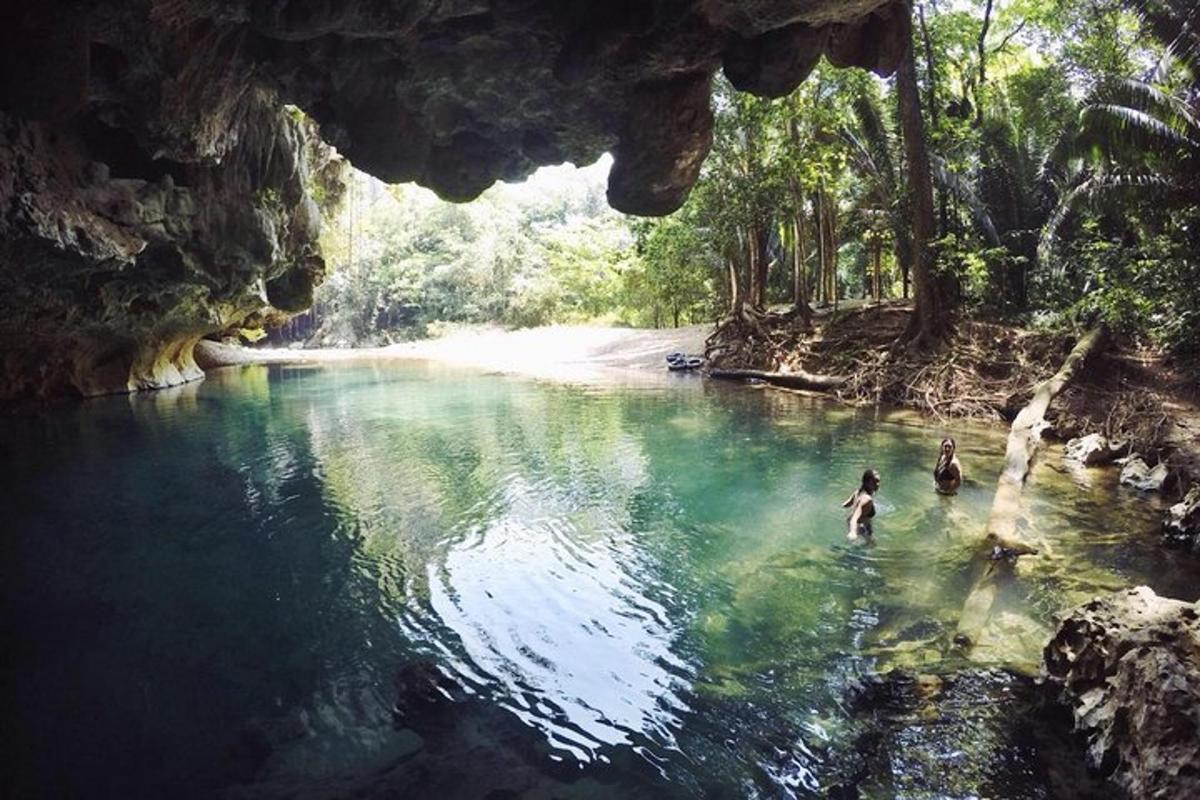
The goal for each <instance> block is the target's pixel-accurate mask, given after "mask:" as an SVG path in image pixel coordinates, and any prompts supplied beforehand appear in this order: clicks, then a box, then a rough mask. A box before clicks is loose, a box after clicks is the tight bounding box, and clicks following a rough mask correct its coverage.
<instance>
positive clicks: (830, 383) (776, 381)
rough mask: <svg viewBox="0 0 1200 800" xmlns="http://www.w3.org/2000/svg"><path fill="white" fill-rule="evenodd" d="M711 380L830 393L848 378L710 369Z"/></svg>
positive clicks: (812, 374) (752, 370) (803, 373)
mask: <svg viewBox="0 0 1200 800" xmlns="http://www.w3.org/2000/svg"><path fill="white" fill-rule="evenodd" d="M708 376H709V377H710V378H722V379H725V380H735V381H743V380H752V379H754V380H760V381H766V382H767V383H770V384H773V385H775V386H786V387H787V388H789V389H810V390H813V391H817V392H828V391H830V390H832V389H836V388H838V387H839V386H841V385H842V384H844V383H845V382H846V381H847V380H848V378H845V377H843V376H841V375H816V374H814V373H811V372H805V371H804V370H800V371H798V372H765V371H763V370H759V369H710V370H709V371H708Z"/></svg>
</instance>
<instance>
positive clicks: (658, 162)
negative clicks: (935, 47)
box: [0, 0, 909, 398]
mask: <svg viewBox="0 0 1200 800" xmlns="http://www.w3.org/2000/svg"><path fill="white" fill-rule="evenodd" d="M908 42H909V12H908V6H907V5H906V4H905V3H903V2H895V1H894V0H749V1H743V0H653V2H634V1H633V0H625V1H623V2H612V3H595V2H593V3H588V2H574V1H573V2H560V1H559V0H408V1H407V2H404V1H402V0H356V1H354V2H334V0H140V1H135V2H130V3H122V4H105V3H100V4H87V5H83V6H80V5H77V4H74V3H69V2H65V0H57V1H56V0H47V2H42V3H38V4H21V5H17V4H10V7H9V8H8V9H7V10H5V11H4V12H2V14H0V398H13V397H34V398H46V397H52V396H61V395H76V396H90V395H98V394H107V393H114V392H127V391H133V390H137V389H144V388H159V387H165V386H170V385H174V384H177V383H180V382H184V381H189V380H194V379H197V378H199V377H201V376H202V372H201V371H200V370H199V369H198V368H197V366H196V364H195V362H194V360H193V358H192V347H193V345H194V343H195V342H196V341H198V340H199V339H200V338H202V337H205V336H208V335H211V334H213V333H216V332H219V331H222V330H225V329H228V328H230V327H232V326H236V325H237V324H238V323H239V322H240V321H241V320H243V319H244V318H245V317H246V316H247V315H250V314H253V313H257V312H261V311H263V310H264V309H268V308H274V309H277V310H279V311H283V312H287V313H295V312H299V311H302V310H303V309H304V308H305V307H306V305H307V304H308V303H310V302H311V297H312V289H313V287H314V286H316V285H317V284H319V283H320V281H321V280H322V279H323V277H324V273H325V265H324V262H323V261H322V259H321V254H320V252H319V247H318V246H317V236H318V233H319V228H320V208H319V206H320V204H322V203H329V202H334V201H336V199H337V197H338V196H339V192H340V190H341V189H343V188H344V185H343V184H342V183H341V181H340V178H339V175H340V174H341V173H340V169H341V168H342V167H343V166H344V165H345V163H346V161H349V162H351V163H353V164H354V165H355V166H356V167H358V168H360V169H363V170H366V171H367V172H370V173H372V174H373V175H375V176H376V177H379V178H381V179H383V180H385V181H389V182H405V181H415V182H416V183H418V184H421V185H423V186H426V187H428V188H430V189H432V190H434V191H435V192H437V193H438V194H439V195H440V196H441V197H443V198H444V199H448V200H453V201H460V202H465V201H469V200H471V199H473V198H474V197H476V196H478V195H479V194H480V193H481V192H482V191H484V190H485V189H486V188H487V187H489V186H490V185H492V184H493V183H494V182H495V181H497V180H505V181H516V180H520V179H522V178H524V177H525V176H527V175H529V174H530V173H531V172H532V171H533V170H534V169H536V168H537V167H538V166H541V165H544V164H552V163H562V162H572V163H575V164H580V165H582V164H588V163H591V162H593V161H595V160H596V159H597V158H599V157H600V156H601V155H602V154H603V153H605V152H610V153H612V155H613V157H614V159H615V161H614V167H613V170H612V174H611V177H610V180H609V187H608V200H609V203H610V204H611V205H612V206H613V207H614V208H616V209H618V210H620V211H625V212H628V213H631V214H638V215H663V214H668V213H670V212H671V211H673V210H674V209H676V208H678V207H679V206H680V204H681V203H682V202H683V200H684V199H685V198H686V196H687V193H688V191H689V189H690V188H691V186H692V184H693V183H694V182H695V180H696V177H697V174H698V172H699V169H700V166H701V164H702V162H703V160H704V158H705V156H706V155H707V153H708V150H709V147H710V145H711V142H712V124H713V120H712V113H711V110H710V108H709V102H710V86H711V81H712V79H713V76H714V75H715V74H716V73H717V71H718V70H722V69H723V70H724V73H725V75H726V76H727V77H728V78H729V80H730V81H731V83H732V84H733V85H734V86H735V87H736V88H737V89H739V90H742V91H747V92H752V93H755V94H759V95H763V96H770V97H777V96H782V95H786V94H787V93H789V92H790V91H792V90H793V89H794V88H795V87H796V86H797V85H798V84H799V83H800V82H801V81H802V80H803V79H804V78H805V77H806V76H807V74H808V73H809V71H810V70H811V69H812V68H813V66H814V64H815V63H816V62H817V60H818V59H819V58H821V57H822V56H825V57H826V58H828V59H829V60H830V61H831V62H832V63H834V64H835V65H837V66H857V67H862V68H866V69H871V70H874V71H875V72H877V73H879V74H881V75H883V74H888V73H890V72H891V71H892V70H894V69H895V67H896V65H897V63H898V60H899V58H900V56H901V55H902V53H903V51H904V48H905V47H907V45H908ZM295 109H301V110H303V112H304V113H297V112H296V111H295Z"/></svg>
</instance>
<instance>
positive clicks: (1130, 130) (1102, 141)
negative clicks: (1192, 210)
mask: <svg viewBox="0 0 1200 800" xmlns="http://www.w3.org/2000/svg"><path fill="white" fill-rule="evenodd" d="M1131 6H1132V8H1133V10H1134V11H1135V12H1136V13H1137V14H1138V15H1139V17H1140V18H1141V20H1142V24H1143V26H1144V28H1145V30H1146V31H1147V32H1148V33H1149V34H1151V35H1152V36H1155V37H1156V38H1158V39H1159V40H1160V41H1161V42H1162V43H1163V45H1164V46H1165V53H1164V55H1163V57H1162V59H1161V61H1160V63H1159V64H1158V66H1157V67H1156V69H1155V70H1154V73H1153V75H1151V76H1150V77H1149V78H1147V79H1142V80H1138V79H1129V80H1123V81H1117V82H1113V83H1109V84H1106V85H1102V86H1100V87H1098V88H1097V89H1096V90H1095V91H1094V92H1092V94H1091V95H1090V96H1089V97H1088V98H1087V99H1086V100H1085V101H1084V103H1083V105H1082V106H1081V108H1080V111H1079V116H1078V119H1077V121H1076V124H1075V125H1074V126H1073V127H1072V128H1070V129H1069V130H1068V131H1067V132H1066V134H1067V135H1066V136H1064V138H1063V140H1062V141H1061V142H1060V145H1059V147H1057V148H1056V150H1055V152H1054V153H1053V154H1052V158H1051V163H1052V164H1053V165H1054V166H1056V167H1057V168H1059V169H1060V170H1062V172H1063V173H1064V174H1066V175H1069V176H1070V178H1069V180H1068V181H1067V182H1066V185H1065V188H1064V191H1063V192H1062V194H1061V196H1060V198H1059V202H1058V205H1057V207H1056V208H1055V209H1054V212H1053V213H1052V214H1051V216H1050V218H1049V220H1048V222H1047V223H1046V226H1045V227H1044V228H1043V231H1042V240H1041V246H1040V249H1041V250H1042V251H1043V252H1045V250H1046V249H1047V248H1048V247H1050V246H1051V245H1052V243H1053V240H1054V237H1055V235H1056V234H1057V232H1058V230H1059V228H1060V227H1061V226H1062V224H1063V222H1064V221H1065V220H1066V219H1067V217H1068V216H1069V215H1070V214H1071V212H1072V211H1073V210H1074V209H1075V208H1077V207H1078V206H1079V205H1081V204H1082V203H1084V202H1092V203H1105V202H1111V201H1112V200H1115V199H1118V198H1120V197H1122V196H1133V197H1137V198H1153V199H1154V200H1155V202H1157V203H1159V204H1160V205H1161V207H1164V208H1178V207H1182V206H1189V205H1197V204H1200V6H1197V5H1196V3H1195V2H1194V0H1132V2H1131Z"/></svg>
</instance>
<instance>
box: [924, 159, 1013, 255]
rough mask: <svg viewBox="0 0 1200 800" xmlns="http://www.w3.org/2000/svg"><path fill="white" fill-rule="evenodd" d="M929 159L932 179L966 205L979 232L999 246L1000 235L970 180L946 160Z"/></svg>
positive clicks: (991, 242)
mask: <svg viewBox="0 0 1200 800" xmlns="http://www.w3.org/2000/svg"><path fill="white" fill-rule="evenodd" d="M931 161H932V164H931V166H932V168H933V179H934V180H935V181H937V183H938V184H939V185H940V186H941V187H942V188H943V189H945V190H946V191H948V192H949V193H950V194H952V195H954V196H955V197H956V198H958V201H959V202H960V203H962V204H963V205H965V206H966V207H967V210H968V211H969V212H970V213H971V219H973V220H974V221H975V224H976V226H978V228H979V230H980V232H981V233H983V235H984V236H985V237H986V238H987V240H988V242H989V243H990V244H991V245H992V246H993V247H999V246H1000V235H999V234H998V233H996V226H995V224H994V223H993V222H992V215H991V213H990V212H989V211H988V207H987V205H985V204H984V202H983V201H982V200H980V199H979V195H978V194H976V192H975V187H973V186H972V185H971V182H970V181H969V180H968V179H967V178H965V177H963V176H962V175H960V174H958V173H957V172H954V171H953V170H951V169H950V168H949V167H947V166H946V162H945V161H943V160H942V159H940V158H937V157H936V156H935V157H933V158H932V159H931Z"/></svg>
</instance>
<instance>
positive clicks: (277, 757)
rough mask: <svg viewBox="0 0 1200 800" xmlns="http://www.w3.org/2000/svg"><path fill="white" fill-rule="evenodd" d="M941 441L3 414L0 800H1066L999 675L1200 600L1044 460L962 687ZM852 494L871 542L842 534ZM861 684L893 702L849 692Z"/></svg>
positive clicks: (228, 399) (333, 387)
mask: <svg viewBox="0 0 1200 800" xmlns="http://www.w3.org/2000/svg"><path fill="white" fill-rule="evenodd" d="M946 432H947V431H945V430H943V429H942V428H940V427H938V426H936V425H933V424H930V423H925V422H921V421H920V420H916V419H914V418H913V417H911V416H905V415H890V416H889V415H883V414H880V413H879V412H874V411H855V410H851V409H848V408H845V407H841V406H837V405H833V404H829V403H825V402H822V401H819V400H814V399H811V398H807V397H803V396H799V395H794V394H786V393H781V392H775V391H753V390H748V389H745V388H743V387H737V386H720V385H713V384H707V383H704V382H702V381H700V380H698V379H689V378H681V379H678V380H672V381H665V382H663V383H662V384H660V385H654V386H648V387H647V386H641V387H622V386H615V385H614V386H608V387H600V388H597V387H590V388H582V387H572V386H563V385H555V384H548V383H535V382H531V381H527V380H522V379H517V378H508V377H502V376H495V375H484V374H479V373H470V372H450V371H446V370H444V369H440V368H436V367H431V366H423V365H408V366H396V365H377V366H357V367H340V368H326V369H318V368H287V367H275V368H271V369H269V370H268V369H267V368H263V367H251V368H244V369H241V370H232V371H224V372H221V373H217V374H216V375H214V376H213V377H210V379H209V380H208V381H206V382H204V383H202V384H199V385H193V386H187V387H183V388H181V389H179V390H174V391H171V392H162V393H156V394H146V395H139V396H133V397H113V398H106V399H99V400H94V401H89V402H86V403H81V404H79V405H77V406H69V407H60V408H52V409H47V410H44V411H41V412H38V413H35V414H19V415H9V416H6V417H3V418H0V437H2V438H0V441H2V442H3V450H2V451H0V460H2V461H0V469H2V470H3V474H2V475H0V477H2V482H0V485H2V486H3V487H4V496H5V501H6V502H5V509H4V517H5V519H4V524H3V528H4V535H3V537H2V540H0V541H2V546H3V548H4V551H3V552H4V560H3V577H2V582H0V596H2V598H3V615H2V623H0V624H2V626H3V635H4V639H3V640H4V642H5V646H6V649H7V651H6V655H5V657H4V659H3V681H4V697H5V713H4V715H3V723H0V724H2V725H3V731H2V733H3V739H4V741H5V742H6V747H5V750H6V753H5V756H4V760H5V763H6V766H5V776H4V787H5V789H6V791H5V792H4V795H5V796H6V797H214V796H217V797H222V796H223V797H285V796H286V797H348V796H355V797H426V796H428V797H436V798H451V797H493V798H506V797H530V798H549V797H620V798H626V797H647V798H650V797H675V796H679V797H788V796H827V795H830V794H832V795H833V796H846V797H849V796H864V797H890V796H895V795H901V796H905V797H943V796H951V797H971V796H987V797H994V798H1027V797H1053V796H1059V795H1066V794H1068V793H1069V787H1065V786H1064V781H1062V780H1056V778H1055V776H1054V775H1053V774H1049V773H1052V772H1053V770H1052V769H1050V766H1051V762H1052V757H1051V756H1050V755H1049V753H1048V751H1047V745H1046V744H1045V742H1044V741H1042V740H1040V739H1039V737H1038V736H1037V735H1036V731H1034V730H1033V728H1034V727H1035V726H1033V725H1032V724H1031V723H1029V722H1028V721H1027V720H1025V719H1024V717H1023V716H1022V715H1023V714H1024V712H1025V710H1027V706H1028V704H1029V698H1028V696H1029V694H1030V690H1029V688H1028V685H1027V683H1026V682H1024V681H1022V680H1020V679H1017V678H1015V677H1013V676H1012V675H1011V674H1010V673H1009V672H1008V671H1007V669H999V667H1005V668H1017V669H1022V668H1025V669H1028V668H1031V667H1032V666H1033V665H1035V664H1036V662H1037V659H1038V657H1039V652H1038V648H1039V647H1040V645H1041V643H1042V641H1043V640H1044V638H1045V637H1046V636H1047V635H1048V631H1049V625H1050V622H1051V618H1052V616H1053V614H1054V613H1056V612H1058V611H1060V610H1061V609H1063V608H1064V607H1066V606H1069V605H1071V604H1074V603H1077V602H1080V601H1081V600H1083V599H1085V598H1087V597H1089V596H1091V595H1092V594H1094V593H1096V592H1099V591H1106V590H1110V589H1115V588H1119V587H1122V586H1126V585H1131V584H1136V583H1147V584H1149V585H1150V586H1152V587H1153V588H1154V589H1155V590H1156V591H1158V592H1160V593H1164V594H1169V595H1172V596H1175V597H1180V598H1184V599H1196V595H1197V589H1196V588H1195V587H1194V586H1193V585H1192V583H1191V582H1190V581H1189V580H1188V569H1189V568H1190V569H1191V570H1194V569H1195V564H1191V565H1185V566H1184V567H1181V566H1180V565H1179V562H1178V561H1177V559H1178V558H1179V557H1178V556H1175V555H1170V554H1167V553H1164V552H1163V551H1162V550H1160V549H1159V547H1158V545H1157V541H1156V536H1155V534H1154V527H1155V524H1156V521H1157V518H1158V517H1157V514H1158V513H1159V512H1158V509H1157V508H1155V507H1154V506H1153V505H1152V504H1151V503H1149V502H1145V501H1137V500H1134V499H1133V498H1132V496H1131V495H1130V496H1127V495H1124V494H1122V493H1121V490H1116V489H1115V488H1114V487H1113V485H1112V484H1113V483H1114V482H1115V477H1114V476H1113V475H1111V474H1108V473H1090V474H1072V473H1070V472H1069V471H1067V470H1064V469H1063V468H1062V467H1061V465H1059V464H1058V463H1057V460H1056V459H1055V458H1054V457H1053V455H1051V457H1049V458H1047V459H1046V460H1045V463H1044V464H1042V465H1040V466H1039V468H1038V471H1037V472H1036V473H1035V475H1034V477H1033V479H1032V481H1031V484H1030V486H1029V488H1028V489H1027V494H1028V501H1027V508H1028V512H1029V513H1028V517H1027V519H1025V520H1024V521H1023V523H1022V524H1024V525H1027V526H1032V527H1035V528H1037V529H1038V530H1039V531H1040V533H1041V535H1043V536H1044V537H1045V538H1046V539H1047V540H1048V541H1050V542H1052V544H1053V551H1052V553H1051V555H1050V556H1049V557H1047V558H1046V559H1043V560H1042V561H1041V562H1040V563H1039V565H1038V566H1036V567H1034V568H1032V569H1031V571H1030V572H1029V574H1028V576H1027V577H1026V579H1024V580H1022V581H1021V582H1019V583H1018V584H1016V585H1014V586H1012V587H1011V588H1010V590H1009V591H1008V592H1006V593H1005V594H1004V595H1003V596H1002V597H1001V601H1000V603H999V606H998V608H997V610H996V614H995V615H994V620H993V625H992V626H991V627H990V628H989V629H988V634H989V635H988V637H987V638H986V641H985V643H984V644H983V645H982V646H981V647H980V648H979V649H978V650H977V651H976V653H975V658H976V659H977V662H976V663H974V664H970V665H968V664H966V663H965V662H964V661H963V660H962V657H961V656H960V655H956V654H955V652H954V650H953V648H952V647H951V644H950V639H951V637H952V636H953V632H954V624H955V621H956V619H957V615H958V612H959V610H960V609H961V606H962V602H963V599H964V597H965V595H966V592H967V590H968V588H969V585H970V582H971V580H972V577H973V569H974V567H973V566H972V564H971V555H972V554H973V553H974V552H975V548H976V546H977V541H978V537H979V535H980V530H981V528H982V525H983V522H984V520H985V518H986V516H987V511H988V508H989V506H990V502H991V494H992V487H993V483H994V479H995V475H996V472H997V470H998V468H999V464H1000V459H1001V456H1002V452H1003V437H1004V431H1003V429H1000V428H996V429H988V428H980V427H970V428H968V427H963V426H956V427H955V429H954V430H953V431H950V432H952V433H953V434H954V435H956V436H957V438H958V440H959V448H960V454H961V457H962V459H963V462H964V466H965V469H966V470H967V472H968V476H969V477H970V478H972V479H973V481H972V482H969V483H968V485H967V486H965V487H964V489H963V491H962V492H961V493H960V494H959V495H958V496H957V497H954V498H944V497H940V496H938V495H936V494H934V492H933V491H932V490H931V486H930V483H931V481H930V476H929V472H930V469H931V467H932V459H933V458H935V457H936V449H937V443H938V440H939V439H940V437H941V436H942V435H943V434H944V433H946ZM866 466H874V467H876V468H877V469H879V470H880V472H881V473H882V474H883V487H882V489H881V491H880V495H879V507H880V514H879V517H878V518H877V519H876V523H875V530H876V540H877V541H876V543H875V545H874V546H872V547H866V546H862V545H851V544H850V543H848V542H846V540H845V539H844V533H845V522H844V514H845V512H843V511H842V510H841V509H840V508H839V504H840V502H841V501H842V500H843V499H844V498H845V496H846V495H847V494H848V493H849V492H850V491H851V490H852V489H853V488H854V487H855V485H856V483H857V479H858V476H859V475H860V474H861V472H862V470H863V468H864V467H866ZM1192 574H1194V572H1192ZM892 668H901V669H903V670H905V671H906V674H908V675H910V676H915V678H914V679H913V680H908V681H906V682H900V683H899V684H897V683H895V682H892V683H890V684H888V685H886V686H885V687H884V688H882V689H881V688H880V687H879V686H877V685H874V684H872V683H871V681H870V680H868V679H866V678H864V676H869V675H871V674H874V673H878V672H884V671H887V670H890V669H892ZM963 668H968V669H967V671H966V672H961V670H962V669H963ZM954 674H958V675H959V677H957V678H951V677H948V676H950V675H954ZM864 686H866V687H867V688H866V689H864V688H863V687H864ZM897 686H899V687H900V688H897ZM872 687H873V688H872ZM881 695H882V696H883V699H882V700H881V699H880V696H881ZM394 707H398V711H393V708H394ZM855 787H857V788H855ZM855 791H857V792H859V794H853V792H855ZM839 792H841V794H839Z"/></svg>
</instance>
